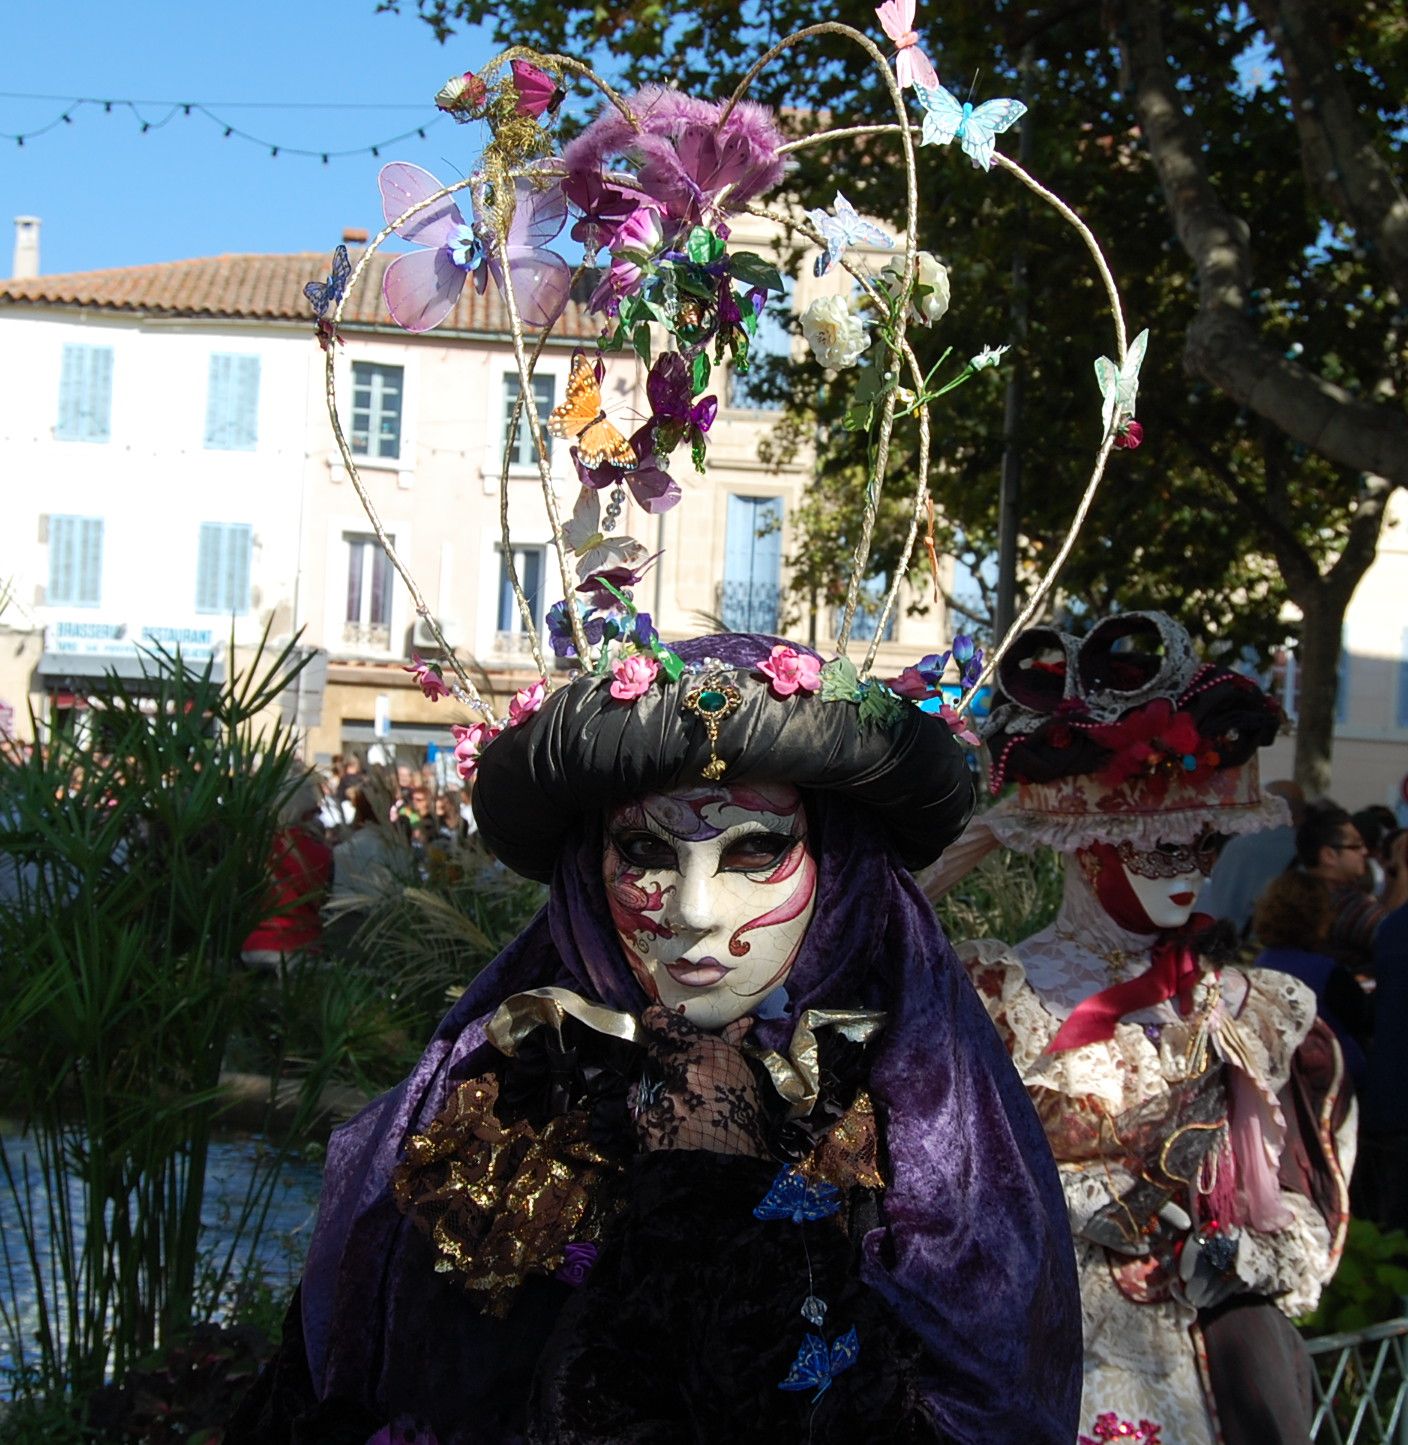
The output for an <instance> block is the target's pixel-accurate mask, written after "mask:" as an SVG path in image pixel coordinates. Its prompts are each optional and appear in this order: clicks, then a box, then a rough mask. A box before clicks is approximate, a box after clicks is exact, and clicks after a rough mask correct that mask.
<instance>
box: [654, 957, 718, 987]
mask: <svg viewBox="0 0 1408 1445" xmlns="http://www.w3.org/2000/svg"><path fill="white" fill-rule="evenodd" d="M665 972H666V973H668V974H669V975H670V977H671V978H672V979H674V981H675V982H676V983H677V984H679V985H681V987H683V988H713V986H714V985H715V984H716V983H722V982H723V980H724V979H725V978H727V977H728V975H729V974H730V973H732V972H733V970H732V969H731V968H730V967H729V966H728V965H727V964H723V963H720V962H719V961H718V959H717V958H681V959H676V961H675V962H674V963H667V964H666V965H665Z"/></svg>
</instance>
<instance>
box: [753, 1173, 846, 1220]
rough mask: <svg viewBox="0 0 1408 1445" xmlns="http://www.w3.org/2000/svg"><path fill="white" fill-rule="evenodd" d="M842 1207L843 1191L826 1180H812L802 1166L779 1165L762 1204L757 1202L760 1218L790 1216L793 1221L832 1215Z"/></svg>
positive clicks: (755, 1213)
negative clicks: (782, 1167)
mask: <svg viewBox="0 0 1408 1445" xmlns="http://www.w3.org/2000/svg"><path fill="white" fill-rule="evenodd" d="M840 1208H841V1191H840V1190H839V1189H837V1188H836V1187H835V1185H833V1184H827V1183H826V1182H825V1180H817V1182H816V1183H814V1184H813V1183H810V1182H808V1180H807V1178H806V1176H805V1175H804V1174H802V1173H801V1171H800V1170H797V1169H791V1168H784V1169H779V1170H778V1172H777V1176H776V1178H774V1180H773V1181H772V1183H771V1184H770V1185H769V1186H768V1192H767V1193H766V1194H765V1195H764V1196H763V1200H762V1203H761V1204H758V1205H755V1206H754V1209H753V1216H754V1218H756V1219H790V1220H791V1221H792V1223H793V1224H801V1223H802V1222H803V1221H804V1220H814V1219H828V1218H829V1217H830V1216H831V1215H833V1214H835V1213H836V1212H837V1210H839V1209H840Z"/></svg>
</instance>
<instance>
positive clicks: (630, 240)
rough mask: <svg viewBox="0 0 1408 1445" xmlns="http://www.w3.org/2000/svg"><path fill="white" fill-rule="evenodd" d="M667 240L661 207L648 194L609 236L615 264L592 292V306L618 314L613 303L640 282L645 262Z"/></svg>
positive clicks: (607, 244) (592, 307)
mask: <svg viewBox="0 0 1408 1445" xmlns="http://www.w3.org/2000/svg"><path fill="white" fill-rule="evenodd" d="M664 239H665V232H664V229H663V228H662V227H661V225H660V207H659V206H657V205H656V204H655V202H654V201H652V200H650V199H649V198H648V197H647V198H643V199H642V200H641V202H640V204H639V205H638V206H637V207H636V208H635V210H634V211H632V212H631V214H630V215H629V216H627V217H626V219H625V220H624V221H622V222H621V223H620V224H619V225H617V226H616V227H615V228H614V229H613V230H612V231H611V232H610V233H609V234H608V235H607V237H606V238H605V243H606V247H607V249H608V250H609V251H610V252H611V266H610V269H609V270H608V271H607V272H606V274H605V275H604V276H603V277H602V278H601V284H600V285H598V287H597V288H596V290H595V291H594V292H593V293H592V299H591V301H590V303H589V307H590V309H591V310H593V311H608V310H610V311H611V312H612V314H613V315H614V314H615V313H614V309H613V303H614V305H615V306H619V304H620V301H621V298H622V297H623V296H629V295H630V294H631V293H632V292H633V291H634V290H635V289H636V288H637V287H638V286H639V285H640V278H641V276H642V274H643V272H642V269H641V262H642V261H644V260H645V259H647V258H648V257H650V256H652V255H653V254H654V253H655V251H656V249H657V248H658V247H659V245H660V243H661V241H663V240H664Z"/></svg>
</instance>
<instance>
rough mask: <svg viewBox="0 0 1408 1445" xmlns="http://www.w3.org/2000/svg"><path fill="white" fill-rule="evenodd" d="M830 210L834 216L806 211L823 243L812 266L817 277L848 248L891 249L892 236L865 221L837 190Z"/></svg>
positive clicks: (820, 211) (832, 264) (816, 211)
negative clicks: (881, 247)
mask: <svg viewBox="0 0 1408 1445" xmlns="http://www.w3.org/2000/svg"><path fill="white" fill-rule="evenodd" d="M833 209H834V210H835V212H836V214H835V215H834V216H833V215H828V214H827V213H826V212H825V211H822V210H815V211H808V212H807V219H808V220H809V221H810V222H811V223H812V225H813V226H815V227H816V228H817V230H818V231H820V232H821V236H822V239H823V240H824V241H825V242H826V250H824V251H823V252H822V253H821V255H820V256H818V257H817V258H816V264H815V265H814V266H813V267H812V269H813V271H815V273H816V274H817V275H818V276H825V275H826V273H827V272H828V271H829V270H830V269H831V268H832V267H833V266H834V265H835V264H836V263H837V262H838V261H839V260H840V259H841V257H842V256H844V255H845V254H846V251H847V250H848V249H849V248H850V247H851V246H859V245H867V244H868V245H872V246H884V247H886V248H887V249H893V247H894V244H895V242H894V239H893V237H891V236H890V235H888V234H887V233H886V231H885V230H884V228H883V227H881V226H877V225H876V224H875V222H874V221H867V220H866V219H865V217H864V216H862V215H861V214H860V213H859V212H858V211H857V210H856V208H855V207H854V206H853V205H852V204H851V203H850V202H849V201H848V200H847V199H846V198H845V196H843V195H842V194H841V192H840V191H837V192H836V200H835V201H834V202H833Z"/></svg>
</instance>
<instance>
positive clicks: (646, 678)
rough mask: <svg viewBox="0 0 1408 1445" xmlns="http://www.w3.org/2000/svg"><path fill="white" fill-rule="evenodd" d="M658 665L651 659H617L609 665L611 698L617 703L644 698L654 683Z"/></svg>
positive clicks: (641, 657) (642, 657) (658, 669)
mask: <svg viewBox="0 0 1408 1445" xmlns="http://www.w3.org/2000/svg"><path fill="white" fill-rule="evenodd" d="M659 671H660V664H659V663H658V662H656V660H655V659H654V658H653V657H645V656H636V657H618V658H617V659H616V661H615V662H613V663H612V664H611V677H612V682H611V688H610V691H611V696H612V697H614V698H615V699H616V701H617V702H634V701H635V700H636V699H637V698H638V697H644V696H645V694H646V693H648V692H649V691H650V689H651V687H652V685H653V684H654V682H655V677H656V674H657V673H658V672H659Z"/></svg>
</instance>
